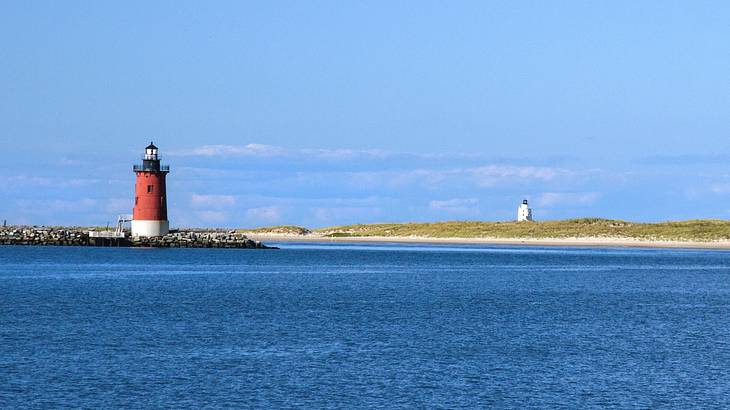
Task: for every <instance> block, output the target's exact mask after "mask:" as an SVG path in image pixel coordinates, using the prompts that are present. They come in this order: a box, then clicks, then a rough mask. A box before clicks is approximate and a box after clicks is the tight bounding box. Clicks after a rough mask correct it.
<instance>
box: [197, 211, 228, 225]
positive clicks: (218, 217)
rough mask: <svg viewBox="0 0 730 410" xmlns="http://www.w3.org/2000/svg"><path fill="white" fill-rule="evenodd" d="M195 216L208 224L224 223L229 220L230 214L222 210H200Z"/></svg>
mask: <svg viewBox="0 0 730 410" xmlns="http://www.w3.org/2000/svg"><path fill="white" fill-rule="evenodd" d="M195 216H197V217H198V219H199V220H200V221H202V222H203V223H206V224H209V223H212V224H222V223H226V222H227V221H228V214H227V213H225V212H221V211H198V212H196V213H195Z"/></svg>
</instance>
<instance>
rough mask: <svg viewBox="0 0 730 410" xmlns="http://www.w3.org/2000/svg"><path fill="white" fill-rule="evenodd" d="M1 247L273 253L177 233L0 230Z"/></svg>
mask: <svg viewBox="0 0 730 410" xmlns="http://www.w3.org/2000/svg"><path fill="white" fill-rule="evenodd" d="M0 245H38V246H118V247H148V248H231V249H271V247H269V246H266V245H264V244H262V243H261V242H258V241H254V240H252V239H249V238H248V237H246V235H243V234H240V233H235V232H232V231H231V232H205V231H203V232H198V231H177V232H172V233H169V234H167V235H165V236H158V237H152V238H146V237H139V238H130V237H126V238H113V239H110V238H93V237H89V233H88V231H84V230H81V229H58V228H45V227H41V228H38V227H8V228H0Z"/></svg>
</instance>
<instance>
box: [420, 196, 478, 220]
mask: <svg viewBox="0 0 730 410" xmlns="http://www.w3.org/2000/svg"><path fill="white" fill-rule="evenodd" d="M478 205H479V200H478V199H476V198H452V199H446V200H436V199H435V200H433V201H431V202H429V204H428V207H429V208H430V209H431V210H433V211H438V212H445V213H449V214H456V215H472V216H476V215H478V214H479V209H478Z"/></svg>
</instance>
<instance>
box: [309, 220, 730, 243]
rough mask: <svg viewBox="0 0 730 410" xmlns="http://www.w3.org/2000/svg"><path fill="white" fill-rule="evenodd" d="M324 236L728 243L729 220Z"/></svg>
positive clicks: (368, 227) (365, 229) (386, 229)
mask: <svg viewBox="0 0 730 410" xmlns="http://www.w3.org/2000/svg"><path fill="white" fill-rule="evenodd" d="M314 232H315V233H317V234H320V235H323V236H328V237H366V236H386V237H397V236H418V237H428V238H532V239H548V238H622V239H642V240H659V241H720V240H730V221H722V220H692V221H681V222H661V223H633V222H625V221H619V220H609V219H599V218H583V219H570V220H565V221H546V222H469V221H465V222H458V221H456V222H433V223H394V224H363V225H347V226H336V227H331V228H324V229H318V230H315V231H314Z"/></svg>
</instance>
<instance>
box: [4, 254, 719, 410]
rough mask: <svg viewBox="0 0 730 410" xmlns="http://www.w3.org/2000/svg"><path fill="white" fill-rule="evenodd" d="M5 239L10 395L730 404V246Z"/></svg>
mask: <svg viewBox="0 0 730 410" xmlns="http://www.w3.org/2000/svg"><path fill="white" fill-rule="evenodd" d="M280 246H282V249H281V250H278V251H262V250H225V249H123V248H122V249H114V248H64V247H1V246H0V407H2V408H15V407H23V408H25V407H74V408H110V407H123V408H159V407H168V408H200V407H204V406H210V407H288V408H290V407H304V408H331V407H337V408H355V407H388V408H393V407H429V408H432V407H448V408H452V407H480V408H484V407H512V408H525V407H535V408H549V407H560V406H565V407H590V406H601V407H607V406H615V407H620V408H626V407H642V408H646V407H674V408H696V407H725V408H727V407H730V371H729V370H728V369H730V253H729V252H724V251H698V250H692V251H688V250H632V249H568V248H523V247H472V246H461V247H445V246H398V245H377V246H376V245H337V246H335V245H296V244H281V245H280Z"/></svg>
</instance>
